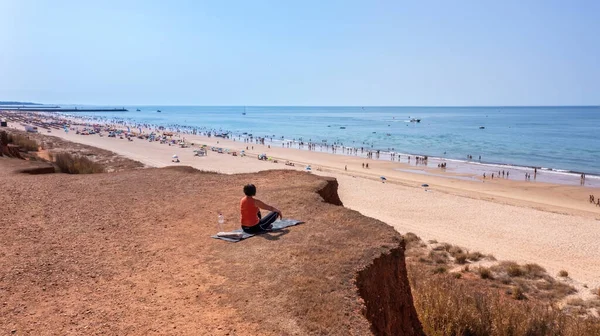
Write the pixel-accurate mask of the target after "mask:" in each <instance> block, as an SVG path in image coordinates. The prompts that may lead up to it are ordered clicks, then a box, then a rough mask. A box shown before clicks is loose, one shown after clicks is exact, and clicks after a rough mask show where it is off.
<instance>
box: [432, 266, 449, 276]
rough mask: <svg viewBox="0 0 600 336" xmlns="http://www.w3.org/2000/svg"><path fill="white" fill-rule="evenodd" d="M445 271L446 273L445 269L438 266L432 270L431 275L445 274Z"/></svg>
mask: <svg viewBox="0 0 600 336" xmlns="http://www.w3.org/2000/svg"><path fill="white" fill-rule="evenodd" d="M447 271H448V269H447V268H446V267H444V266H438V267H436V268H434V269H433V274H442V273H446V272H447Z"/></svg>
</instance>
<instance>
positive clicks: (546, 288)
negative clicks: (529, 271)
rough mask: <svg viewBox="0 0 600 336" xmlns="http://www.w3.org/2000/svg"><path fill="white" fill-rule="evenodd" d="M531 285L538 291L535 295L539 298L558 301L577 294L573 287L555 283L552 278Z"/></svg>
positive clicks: (558, 282)
mask: <svg viewBox="0 0 600 336" xmlns="http://www.w3.org/2000/svg"><path fill="white" fill-rule="evenodd" d="M533 284H534V286H535V288H536V289H537V290H539V291H540V293H538V294H537V296H538V297H540V298H546V299H551V300H558V299H562V298H564V297H565V296H568V295H571V294H574V293H577V290H576V289H575V288H574V287H573V286H571V285H568V284H566V283H563V282H560V281H556V280H554V279H553V278H552V277H545V278H544V279H543V280H540V281H536V282H533Z"/></svg>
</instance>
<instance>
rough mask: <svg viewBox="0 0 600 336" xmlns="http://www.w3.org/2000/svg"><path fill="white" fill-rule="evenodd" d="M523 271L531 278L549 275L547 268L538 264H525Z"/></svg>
mask: <svg viewBox="0 0 600 336" xmlns="http://www.w3.org/2000/svg"><path fill="white" fill-rule="evenodd" d="M523 271H524V273H525V276H527V277H528V278H530V279H540V278H543V277H545V276H547V273H546V269H545V268H543V267H542V266H540V265H538V264H525V266H523Z"/></svg>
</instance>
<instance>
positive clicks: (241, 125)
mask: <svg viewBox="0 0 600 336" xmlns="http://www.w3.org/2000/svg"><path fill="white" fill-rule="evenodd" d="M63 107H66V106H64V105H63ZM80 107H82V108H89V107H90V106H80ZM125 108H127V109H128V110H129V111H128V112H102V113H88V115H89V116H94V117H104V118H108V119H113V118H122V119H125V120H128V121H130V122H133V123H148V124H155V125H163V126H171V127H176V126H179V125H186V126H190V127H198V128H203V129H213V130H220V131H229V132H233V133H234V134H241V133H244V132H246V133H250V134H253V135H254V136H260V137H263V136H264V137H273V138H274V139H279V140H281V139H282V137H283V139H286V140H293V139H295V140H299V139H302V140H303V141H305V142H306V141H312V142H316V143H322V142H323V141H327V143H329V144H331V143H333V142H338V143H342V144H343V145H344V146H349V147H364V148H370V149H379V150H382V151H393V152H397V153H404V154H411V155H417V154H418V155H427V156H430V157H438V158H444V159H451V160H461V161H462V160H465V161H467V156H468V155H471V156H472V157H473V160H472V161H476V162H477V163H479V162H480V163H484V164H493V165H513V166H523V167H538V169H543V170H553V171H556V172H575V173H577V172H585V173H587V174H591V175H600V107H369V106H365V107H298V106H289V107H285V106H282V107H260V106H248V107H243V106H234V107H224V106H219V107H210V106H125ZM137 109H139V110H140V111H136V110H137ZM157 110H160V111H161V112H160V113H159V112H157ZM244 113H245V114H244ZM411 119H420V122H411V121H410V120H411ZM479 156H481V161H479Z"/></svg>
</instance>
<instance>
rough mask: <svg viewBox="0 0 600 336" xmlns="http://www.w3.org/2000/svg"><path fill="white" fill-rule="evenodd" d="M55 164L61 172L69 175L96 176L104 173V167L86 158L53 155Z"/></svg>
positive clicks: (62, 154) (63, 154) (60, 154)
mask: <svg viewBox="0 0 600 336" xmlns="http://www.w3.org/2000/svg"><path fill="white" fill-rule="evenodd" d="M53 159H54V163H56V165H57V166H58V168H59V169H60V171H61V172H63V173H67V174H94V173H103V172H104V167H103V166H102V165H100V164H99V163H96V162H94V161H92V160H90V159H88V158H86V157H84V156H77V155H71V154H69V153H58V154H55V155H53Z"/></svg>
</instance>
